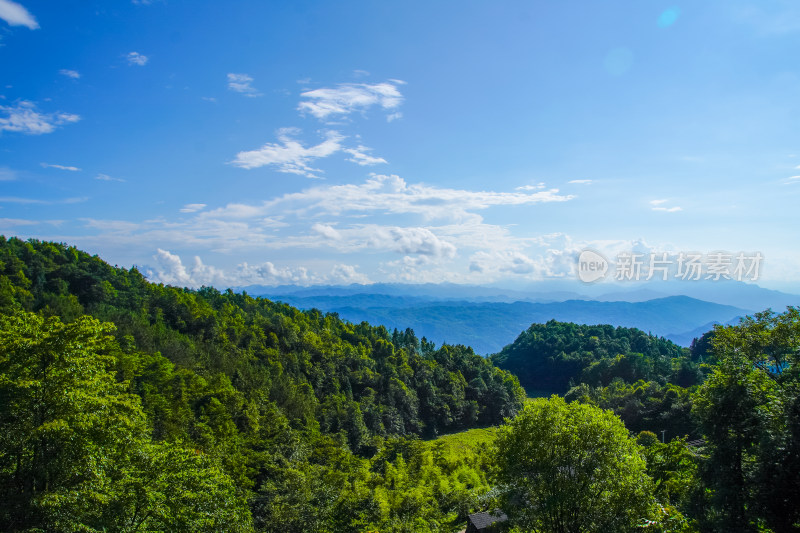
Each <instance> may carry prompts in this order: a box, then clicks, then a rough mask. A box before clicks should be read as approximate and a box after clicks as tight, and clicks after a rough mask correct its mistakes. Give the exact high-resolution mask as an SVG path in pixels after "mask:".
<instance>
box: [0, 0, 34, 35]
mask: <svg viewBox="0 0 800 533" xmlns="http://www.w3.org/2000/svg"><path fill="white" fill-rule="evenodd" d="M0 19H3V20H5V21H6V22H7V23H8V25H9V26H25V27H26V28H28V29H31V30H38V29H39V23H38V22H36V19H35V18H34V16H33V15H31V14H30V12H29V11H28V10H27V9H25V8H24V7H23V6H21V5H20V4H18V3H16V2H12V1H11V0H0Z"/></svg>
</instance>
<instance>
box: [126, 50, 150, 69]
mask: <svg viewBox="0 0 800 533" xmlns="http://www.w3.org/2000/svg"><path fill="white" fill-rule="evenodd" d="M125 58H126V59H127V60H128V64H129V65H138V66H140V67H143V66H145V65H146V64H147V62H148V61H149V58H148V57H147V56H146V55H142V54H140V53H139V52H130V53H129V54H128V55H126V56H125Z"/></svg>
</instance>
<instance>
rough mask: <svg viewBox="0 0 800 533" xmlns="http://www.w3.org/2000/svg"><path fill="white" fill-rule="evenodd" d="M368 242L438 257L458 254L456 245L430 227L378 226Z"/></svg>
mask: <svg viewBox="0 0 800 533" xmlns="http://www.w3.org/2000/svg"><path fill="white" fill-rule="evenodd" d="M368 244H369V246H370V247H374V248H383V249H388V250H391V251H393V252H397V253H401V254H419V255H425V256H430V257H432V258H436V259H452V258H453V257H455V255H456V247H455V246H453V245H452V244H451V243H449V242H447V241H444V240H442V239H440V238H439V237H437V236H436V235H435V234H434V233H433V232H432V231H431V230H429V229H428V228H414V227H406V228H403V227H381V226H376V227H374V228H373V234H372V235H371V236H370V238H369V241H368Z"/></svg>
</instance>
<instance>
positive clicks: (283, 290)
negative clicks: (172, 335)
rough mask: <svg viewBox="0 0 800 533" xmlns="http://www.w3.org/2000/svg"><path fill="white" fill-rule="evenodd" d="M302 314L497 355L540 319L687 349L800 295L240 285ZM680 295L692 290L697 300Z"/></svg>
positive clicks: (677, 287)
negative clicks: (619, 331) (312, 312)
mask: <svg viewBox="0 0 800 533" xmlns="http://www.w3.org/2000/svg"><path fill="white" fill-rule="evenodd" d="M235 290H236V291H241V290H246V291H247V292H248V293H249V294H251V295H254V296H266V297H268V298H270V299H273V300H279V301H283V302H285V303H288V304H291V305H293V306H296V307H299V308H301V309H310V308H317V309H320V310H322V311H325V312H335V313H338V314H339V316H340V317H342V318H344V319H346V320H349V321H351V322H361V321H367V322H369V323H370V324H383V325H384V326H386V327H387V328H389V329H394V328H397V329H399V330H405V329H406V328H409V327H410V328H412V329H413V330H414V332H415V333H416V334H417V336H419V337H423V336H424V337H426V338H427V339H428V340H430V341H433V342H435V343H436V344H441V343H442V342H448V343H451V344H465V345H469V346H472V347H473V348H474V349H475V351H476V352H478V353H480V354H491V353H496V352H499V351H500V350H501V349H502V348H503V347H504V346H505V345H507V344H509V343H511V342H513V341H514V339H516V337H517V336H518V335H519V334H520V333H521V332H522V331H524V330H525V329H527V328H528V326H530V325H531V324H532V323H534V322H547V321H548V320H551V319H555V320H559V321H564V322H575V323H578V324H612V325H614V326H624V327H636V328H639V329H641V330H643V331H646V332H650V333H652V334H654V335H658V336H663V337H666V338H667V339H670V340H672V341H673V342H675V343H676V344H679V345H681V346H689V345H690V344H691V342H692V339H694V338H695V337H699V336H700V335H702V334H703V333H705V332H706V331H708V330H710V329H711V328H712V327H713V325H714V324H727V323H736V322H738V319H739V318H740V317H742V316H745V315H748V314H752V313H754V312H756V311H762V310H764V309H766V308H770V307H771V308H772V309H774V310H776V311H781V310H783V309H785V307H786V306H787V305H800V296H797V295H793V294H788V293H784V292H779V291H774V290H770V289H764V288H762V287H759V286H758V285H754V284H748V283H740V282H734V281H727V282H711V281H705V282H704V281H698V282H651V283H644V282H643V283H639V284H637V285H635V286H634V285H630V284H629V285H619V284H617V285H615V284H605V285H586V284H581V283H578V282H569V281H563V282H553V283H547V284H545V283H542V284H540V285H533V286H528V287H524V288H521V289H508V288H500V287H482V286H470V285H457V284H451V283H443V284H420V285H410V284H400V283H397V284H392V283H379V284H373V285H348V286H312V287H298V286H281V287H265V286H250V287H240V288H237V289H235ZM679 291H691V296H688V295H685V294H681V293H680V292H679Z"/></svg>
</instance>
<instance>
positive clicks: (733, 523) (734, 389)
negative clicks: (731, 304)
mask: <svg viewBox="0 0 800 533" xmlns="http://www.w3.org/2000/svg"><path fill="white" fill-rule="evenodd" d="M711 343H712V352H713V355H714V356H715V357H716V358H717V359H719V361H720V362H719V364H718V365H716V366H715V367H714V369H713V372H712V374H711V375H710V376H709V378H708V379H707V380H706V382H705V383H704V384H703V385H702V386H701V387H700V388H699V389H698V391H697V394H696V395H695V400H694V413H695V414H696V415H697V417H698V419H699V421H700V423H701V429H702V431H703V434H704V436H705V440H706V451H707V454H708V457H707V459H706V461H705V462H704V464H703V465H702V468H701V478H702V481H703V487H704V489H705V491H704V494H705V495H706V499H705V502H704V503H705V508H704V509H701V510H700V512H701V513H702V514H703V515H704V517H705V522H706V527H707V528H708V529H715V530H725V531H756V530H759V529H760V528H763V526H764V525H766V526H767V527H769V528H770V529H772V530H774V531H781V532H782V531H797V528H798V526H800V509H799V508H798V506H797V501H798V499H800V476H798V471H800V470H799V469H800V424H798V408H799V407H800V369H799V368H798V365H797V357H798V353H799V351H800V310H798V309H797V308H789V309H788V310H787V312H786V313H783V314H780V315H778V314H775V313H774V312H772V311H765V312H762V313H757V314H755V315H754V316H752V317H745V318H744V319H743V320H742V321H741V322H740V323H739V324H738V325H735V326H725V327H722V326H717V327H716V328H715V329H714V335H713V337H712V341H711Z"/></svg>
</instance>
